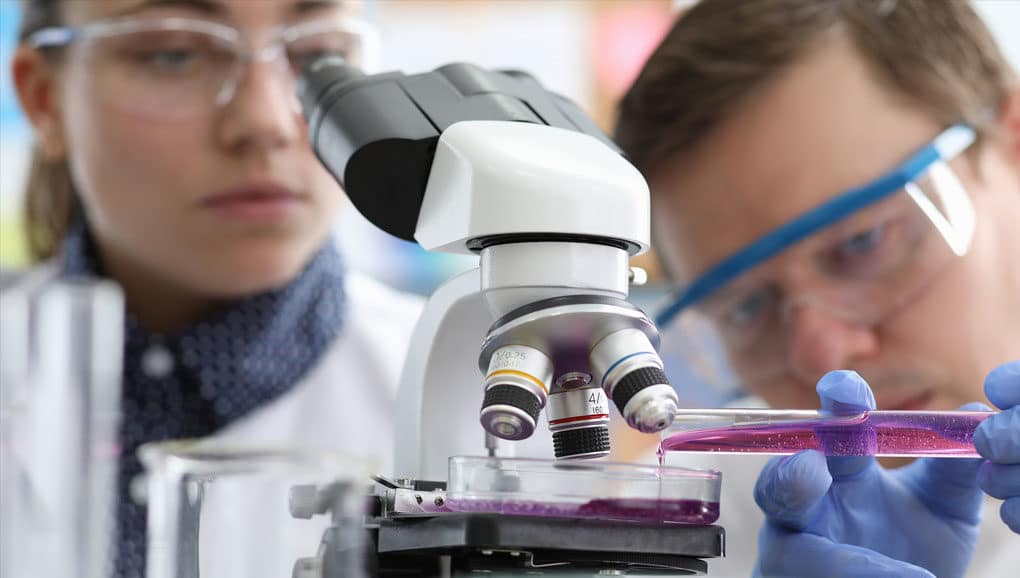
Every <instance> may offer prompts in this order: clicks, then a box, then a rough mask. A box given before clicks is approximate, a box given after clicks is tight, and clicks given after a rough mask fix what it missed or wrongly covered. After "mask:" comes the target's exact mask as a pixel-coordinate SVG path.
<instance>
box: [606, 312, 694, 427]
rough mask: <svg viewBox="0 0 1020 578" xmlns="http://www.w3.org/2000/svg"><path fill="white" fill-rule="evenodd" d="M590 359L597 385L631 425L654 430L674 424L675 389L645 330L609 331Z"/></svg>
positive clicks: (676, 401) (676, 403)
mask: <svg viewBox="0 0 1020 578" xmlns="http://www.w3.org/2000/svg"><path fill="white" fill-rule="evenodd" d="M590 361H591V367H592V371H593V372H594V374H595V376H596V379H598V380H599V381H598V384H599V385H601V386H602V388H603V389H604V390H605V391H606V394H607V395H609V397H610V398H612V400H613V403H615V404H616V407H617V409H619V410H620V414H622V415H623V417H624V419H626V420H627V423H628V424H629V425H630V426H631V427H633V428H635V429H637V430H639V431H642V432H644V433H654V432H657V431H661V430H663V429H666V428H667V427H669V425H670V424H671V423H673V416H674V414H675V413H676V410H677V405H678V400H677V396H676V391H674V390H673V386H671V385H670V384H669V380H668V379H667V378H666V373H665V372H664V371H663V370H662V360H661V359H660V358H659V354H658V353H657V352H656V351H655V348H654V347H652V344H651V342H650V341H649V340H648V336H646V335H645V334H644V332H642V331H641V330H639V329H623V330H620V331H617V332H615V333H610V334H609V335H608V336H606V337H605V338H603V339H602V340H601V341H599V342H598V343H596V344H595V347H593V348H592V350H591V358H590Z"/></svg>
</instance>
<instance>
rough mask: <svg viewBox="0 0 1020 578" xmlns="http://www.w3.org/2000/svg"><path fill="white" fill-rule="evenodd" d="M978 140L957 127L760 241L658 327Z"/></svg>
mask: <svg viewBox="0 0 1020 578" xmlns="http://www.w3.org/2000/svg"><path fill="white" fill-rule="evenodd" d="M976 137H977V135H976V133H975V131H974V129H973V128H971V127H969V126H967V125H962V124H958V125H953V126H951V127H949V128H947V129H946V130H945V131H943V132H942V133H941V134H939V135H938V136H937V137H935V140H933V141H932V142H931V143H930V144H928V145H927V146H925V147H924V148H922V149H920V150H919V151H917V152H916V153H914V154H913V155H911V156H910V158H908V159H907V160H906V161H904V162H903V163H902V164H900V165H899V166H898V167H896V168H895V169H893V170H892V171H891V172H889V173H887V174H886V175H884V176H882V177H881V178H879V179H878V180H876V181H873V182H871V183H869V184H867V185H864V186H862V187H858V188H856V189H851V190H850V191H847V192H845V193H843V194H841V195H839V196H837V197H835V198H833V199H832V200H830V201H827V202H826V203H824V204H822V205H819V206H818V207H815V208H814V209H812V210H810V211H808V212H806V213H804V214H803V215H801V216H799V217H797V218H795V219H794V220H792V221H790V222H788V223H786V224H785V225H783V226H781V227H779V228H778V229H776V230H774V231H772V232H770V233H768V234H767V235H765V236H763V237H760V238H759V239H757V240H756V241H754V242H752V243H751V244H750V245H747V246H746V247H744V248H743V249H741V250H740V251H737V252H736V253H734V254H732V255H730V256H729V257H727V258H726V259H724V260H723V261H722V262H720V263H718V264H717V265H715V266H714V267H712V268H711V269H709V270H708V271H706V272H705V273H704V274H703V275H701V276H700V277H698V278H697V279H696V280H695V281H694V282H693V283H691V284H690V285H688V286H687V287H686V288H684V289H682V290H680V291H679V292H678V293H677V294H676V297H675V298H674V299H672V300H671V302H670V304H669V305H667V306H666V307H664V308H663V309H662V310H661V311H659V313H658V314H657V315H656V319H655V322H656V324H658V326H659V327H660V328H663V327H665V326H666V325H667V324H669V323H671V322H672V321H673V320H674V319H675V318H676V316H677V315H679V314H680V312H681V311H683V310H684V309H687V308H688V307H690V306H692V305H694V304H695V303H697V302H698V301H700V300H702V299H704V298H705V297H707V296H708V295H710V294H712V293H713V292H715V291H716V290H718V289H719V288H720V287H722V286H724V285H726V284H727V283H729V282H730V281H733V280H734V279H736V278H737V277H739V276H740V275H742V274H744V273H746V272H747V271H749V270H751V269H753V268H754V267H757V266H758V265H760V264H761V263H763V262H765V261H767V260H769V259H771V258H772V257H774V256H776V255H778V254H779V253H781V252H783V251H784V250H785V249H787V248H788V247H790V246H791V245H795V244H796V243H798V242H800V241H802V240H804V239H805V238H807V237H810V236H811V235H813V234H814V233H816V232H818V231H820V230H822V229H824V228H826V227H828V226H830V225H832V224H833V223H836V222H838V221H840V220H842V219H844V218H846V217H847V216H849V215H852V214H853V213H854V212H856V211H859V210H860V209H863V208H864V207H867V206H869V205H872V204H874V203H877V202H878V201H881V200H883V199H885V198H887V197H889V196H891V195H892V194H894V193H896V192H898V191H899V190H901V189H902V188H903V187H905V186H906V185H907V183H909V182H911V181H913V180H915V179H916V178H917V177H918V176H920V175H921V174H922V173H924V172H925V171H926V170H928V168H929V167H931V165H933V164H934V163H936V162H938V161H948V160H950V159H952V158H954V157H955V156H957V155H958V154H960V153H961V152H963V151H964V150H965V149H966V148H967V147H969V146H970V145H971V143H973V142H974V139H975V138H976Z"/></svg>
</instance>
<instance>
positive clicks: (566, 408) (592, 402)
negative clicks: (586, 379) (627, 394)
mask: <svg viewBox="0 0 1020 578" xmlns="http://www.w3.org/2000/svg"><path fill="white" fill-rule="evenodd" d="M545 411H546V417H548V418H549V431H551V432H552V436H553V449H554V450H555V452H556V459H591V458H601V457H604V456H607V455H609V399H608V398H607V397H606V393H605V392H604V391H602V389H601V388H599V387H587V388H584V389H573V390H568V391H560V392H556V393H553V394H551V395H550V396H549V406H548V407H547V408H546V410H545Z"/></svg>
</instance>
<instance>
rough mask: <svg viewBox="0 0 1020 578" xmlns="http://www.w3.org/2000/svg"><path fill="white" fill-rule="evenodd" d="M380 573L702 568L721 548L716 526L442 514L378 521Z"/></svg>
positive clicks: (385, 577) (385, 576) (695, 571)
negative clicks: (651, 524) (646, 524)
mask: <svg viewBox="0 0 1020 578" xmlns="http://www.w3.org/2000/svg"><path fill="white" fill-rule="evenodd" d="M373 538H374V540H375V546H376V552H377V554H378V558H377V563H378V566H377V568H375V571H376V576H378V577H379V578H391V577H392V578H396V577H419V576H430V577H434V576H444V575H451V574H452V575H459V574H476V573H477V574H484V573H498V574H499V575H501V576H507V575H518V574H520V575H525V574H526V575H557V576H563V575H567V574H571V575H576V574H587V575H592V574H594V573H596V572H599V571H612V572H613V573H614V574H618V573H624V574H626V575H643V576H651V575H669V576H691V575H704V574H705V573H706V572H707V570H708V564H707V563H706V562H705V560H704V559H705V558H717V557H720V556H722V555H723V554H724V552H725V531H724V530H723V528H722V527H720V526H692V525H680V524H663V525H654V526H641V525H637V524H633V523H626V522H612V521H600V520H591V519H578V518H545V517H537V516H511V515H503V514H467V513H457V514H443V515H439V516H435V517H423V518H414V517H409V518H399V519H387V520H381V521H380V524H379V527H378V529H376V530H374V531H373Z"/></svg>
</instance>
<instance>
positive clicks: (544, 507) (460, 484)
mask: <svg viewBox="0 0 1020 578" xmlns="http://www.w3.org/2000/svg"><path fill="white" fill-rule="evenodd" d="M449 468H450V469H449V478H448V483H447V496H446V506H447V508H449V510H451V511H455V512H472V513H498V514H509V515H521V516H544V517H557V518H587V519H600V520H616V521H625V522H635V523H641V524H690V525H699V526H704V525H709V524H712V523H713V522H715V521H716V520H717V519H718V518H719V491H720V488H721V486H722V474H721V473H720V472H718V471H716V470H701V469H691V468H679V467H671V466H653V465H641V464H624V463H614V462H572V461H571V462H564V461H553V460H541V459H528V458H500V457H473V456H454V457H451V458H450V461H449Z"/></svg>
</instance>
